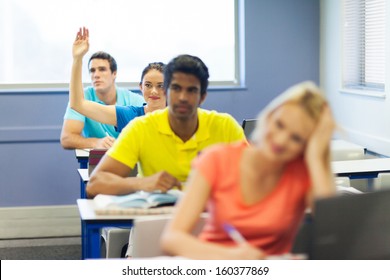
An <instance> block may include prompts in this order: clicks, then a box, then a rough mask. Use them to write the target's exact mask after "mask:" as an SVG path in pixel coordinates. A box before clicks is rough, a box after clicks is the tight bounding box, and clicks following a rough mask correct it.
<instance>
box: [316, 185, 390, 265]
mask: <svg viewBox="0 0 390 280" xmlns="http://www.w3.org/2000/svg"><path fill="white" fill-rule="evenodd" d="M311 226H312V228H311V233H310V236H311V238H310V245H309V258H310V259H317V260H370V259H390V190H381V191H375V192H372V193H364V194H357V195H351V196H337V197H332V198H327V199H322V200H318V201H317V202H316V205H315V215H314V218H313V224H312V225H311Z"/></svg>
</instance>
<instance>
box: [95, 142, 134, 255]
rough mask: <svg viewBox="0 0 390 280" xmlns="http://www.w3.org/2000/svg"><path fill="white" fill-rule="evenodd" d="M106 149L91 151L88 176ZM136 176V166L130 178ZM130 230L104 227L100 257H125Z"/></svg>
mask: <svg viewBox="0 0 390 280" xmlns="http://www.w3.org/2000/svg"><path fill="white" fill-rule="evenodd" d="M106 152H107V149H92V150H91V151H90V152H89V157H88V174H89V175H91V173H92V172H93V170H94V169H95V167H96V166H97V165H98V163H99V162H100V160H101V159H102V158H103V156H104V155H105V153H106ZM137 174H138V169H137V166H136V167H135V168H134V169H133V170H132V172H131V174H130V177H135V176H137ZM129 235H130V229H127V228H115V227H106V228H103V229H102V231H101V238H100V240H101V256H102V257H104V258H121V257H124V256H125V254H124V253H125V252H126V250H127V244H128V241H129Z"/></svg>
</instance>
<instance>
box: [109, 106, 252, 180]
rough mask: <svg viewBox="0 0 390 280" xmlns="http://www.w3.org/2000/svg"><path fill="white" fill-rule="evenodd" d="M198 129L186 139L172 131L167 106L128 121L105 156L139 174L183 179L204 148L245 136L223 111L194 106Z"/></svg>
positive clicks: (232, 119) (235, 122) (185, 178)
mask: <svg viewBox="0 0 390 280" xmlns="http://www.w3.org/2000/svg"><path fill="white" fill-rule="evenodd" d="M198 118H199V126H198V130H197V131H196V132H195V134H194V135H193V136H192V138H191V139H189V140H188V141H186V142H183V141H182V140H181V139H180V138H179V137H178V136H176V135H175V133H174V132H173V131H172V129H171V127H170V126H169V122H168V108H165V109H163V110H157V111H154V112H152V113H150V114H148V115H146V116H142V117H138V118H135V119H134V120H132V121H131V122H130V123H129V124H128V125H127V126H126V127H125V128H124V129H123V130H122V132H121V134H120V135H119V137H118V139H117V140H116V141H115V143H114V145H113V146H112V147H111V149H109V150H108V152H107V153H108V155H109V156H110V157H112V158H114V159H116V160H118V161H120V162H121V163H123V164H125V165H127V166H129V167H130V168H134V166H135V164H136V163H137V162H139V165H138V172H139V174H140V176H150V175H153V174H155V173H157V172H159V171H166V172H168V173H170V174H171V175H173V176H175V177H176V178H177V179H178V180H179V181H181V182H185V181H186V180H187V176H188V174H189V172H190V168H191V161H192V160H193V159H194V158H195V157H196V156H197V155H198V153H199V152H200V151H202V150H203V149H204V148H205V147H207V146H210V145H212V144H217V143H230V142H234V141H238V140H243V139H245V135H244V132H243V129H242V127H241V126H240V125H239V124H238V123H237V121H236V120H235V119H234V118H233V117H232V116H230V115H229V114H226V113H218V112H216V111H208V110H204V109H200V108H198Z"/></svg>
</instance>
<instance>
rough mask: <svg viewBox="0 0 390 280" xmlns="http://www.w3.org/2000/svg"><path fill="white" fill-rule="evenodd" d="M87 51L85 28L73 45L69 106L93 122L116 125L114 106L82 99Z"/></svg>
mask: <svg viewBox="0 0 390 280" xmlns="http://www.w3.org/2000/svg"><path fill="white" fill-rule="evenodd" d="M88 49H89V31H88V29H87V28H83V29H80V30H79V32H77V35H76V39H75V41H74V43H73V49H72V54H73V63H72V72H71V77H70V84H69V105H70V107H71V108H72V109H73V110H76V111H77V112H79V113H80V114H82V115H84V116H86V117H88V118H90V119H93V120H95V121H98V122H101V123H106V124H111V125H116V111H115V106H114V105H108V106H106V105H102V104H99V103H96V102H93V101H89V100H85V99H84V89H83V83H82V64H83V57H84V55H85V54H86V53H87V52H88Z"/></svg>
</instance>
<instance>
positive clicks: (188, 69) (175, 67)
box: [164, 54, 209, 95]
mask: <svg viewBox="0 0 390 280" xmlns="http://www.w3.org/2000/svg"><path fill="white" fill-rule="evenodd" d="M176 72H182V73H185V74H192V75H194V76H195V77H197V78H198V79H199V81H200V94H201V95H204V94H206V92H207V87H208V85H209V80H208V79H209V70H208V69H207V66H206V65H205V64H204V63H203V61H202V60H201V59H200V58H199V57H196V56H192V55H188V54H183V55H179V56H177V57H175V58H174V59H172V60H171V61H170V62H169V63H168V64H167V66H166V67H165V71H164V89H165V91H166V92H168V88H169V86H170V84H171V81H172V76H173V74H174V73H176Z"/></svg>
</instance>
